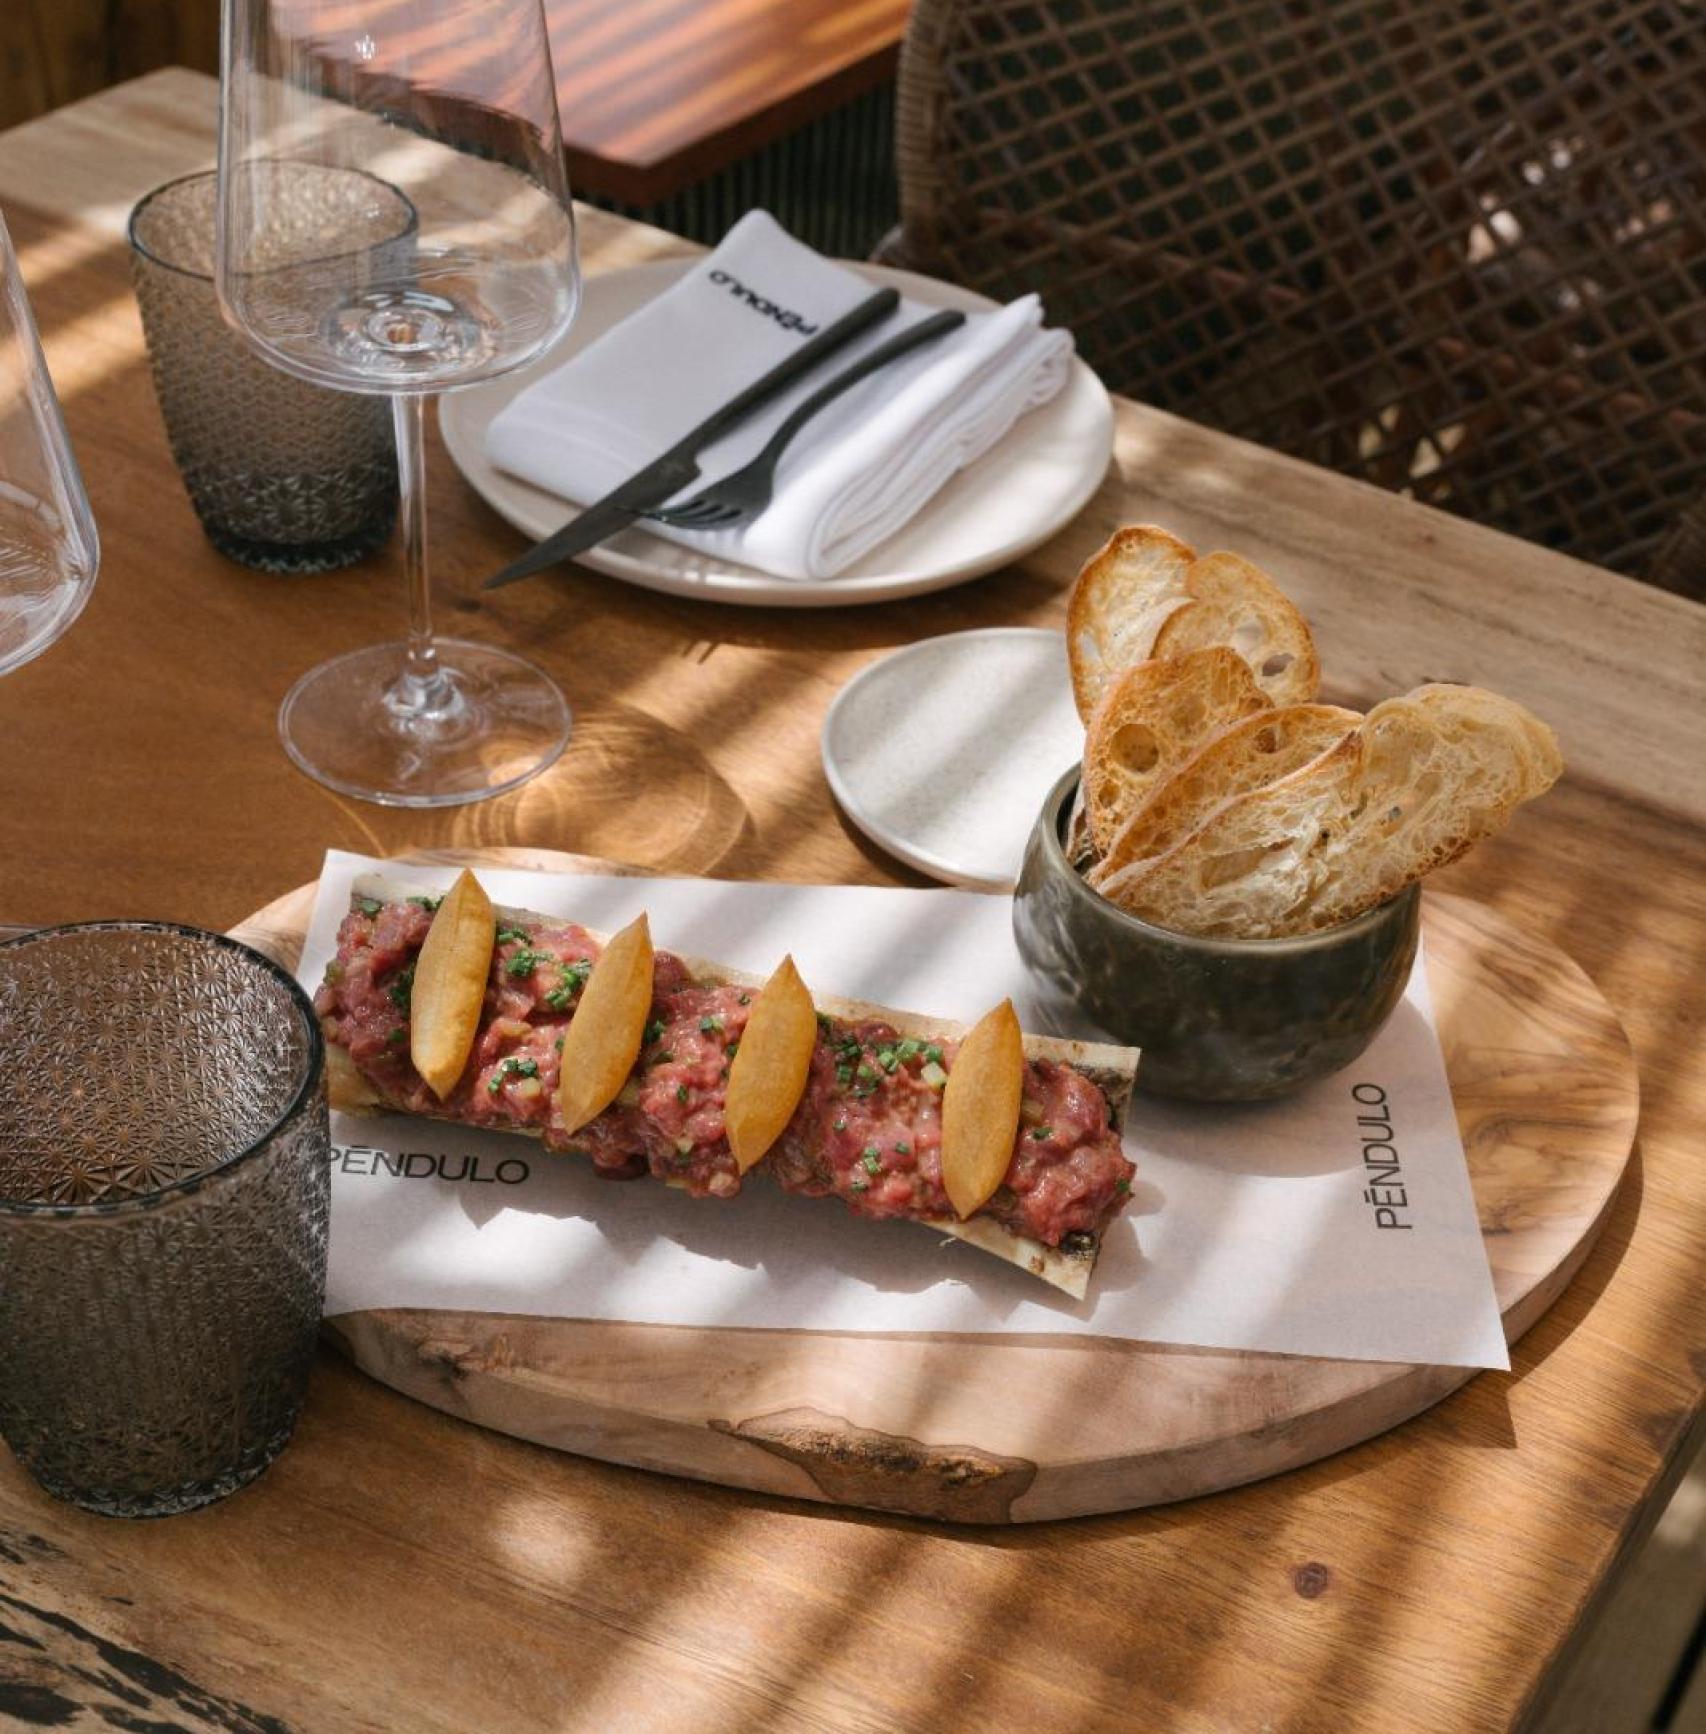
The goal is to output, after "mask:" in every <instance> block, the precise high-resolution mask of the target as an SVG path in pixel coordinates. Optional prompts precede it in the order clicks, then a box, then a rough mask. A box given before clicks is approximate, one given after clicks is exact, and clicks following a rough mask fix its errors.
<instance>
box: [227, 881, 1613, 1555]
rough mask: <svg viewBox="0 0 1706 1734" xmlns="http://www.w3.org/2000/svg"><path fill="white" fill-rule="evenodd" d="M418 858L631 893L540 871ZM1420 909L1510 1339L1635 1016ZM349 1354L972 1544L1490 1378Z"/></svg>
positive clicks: (1270, 1460)
mask: <svg viewBox="0 0 1706 1734" xmlns="http://www.w3.org/2000/svg"><path fill="white" fill-rule="evenodd" d="M414 858H415V859H419V860H430V861H435V862H460V863H464V864H467V865H473V866H479V865H482V864H484V865H490V866H509V867H517V866H521V867H542V868H550V869H555V870H558V871H563V872H570V873H573V872H589V871H600V872H611V871H617V872H621V871H625V869H622V868H620V867H617V866H614V865H613V864H612V863H610V862H605V861H595V860H592V859H590V858H587V857H582V856H570V855H562V854H558V853H555V852H553V851H538V850H517V849H485V850H473V851H458V850H446V851H436V852H431V853H426V854H422V855H420V856H418V857H414ZM313 894H314V888H313V887H312V886H304V887H301V888H299V889H298V890H296V891H294V892H291V893H290V894H289V895H287V896H286V897H283V898H281V899H279V900H278V901H277V902H275V903H272V904H269V905H268V906H267V907H266V908H265V909H263V910H261V911H259V912H258V913H257V914H255V915H254V916H252V917H251V918H250V919H249V920H248V921H246V922H244V923H243V924H242V925H241V926H240V927H238V928H237V929H235V933H236V936H237V937H239V938H241V939H245V940H247V941H248V942H249V943H251V944H254V945H256V946H258V947H259V948H261V949H263V950H265V951H267V952H269V953H270V954H271V955H273V956H275V957H277V958H278V959H279V961H281V962H283V963H285V964H286V965H287V966H288V967H291V968H294V967H295V966H296V962H297V960H298V958H299V956H300V953H301V947H302V942H303V939H304V936H305V934H306V931H307V924H308V916H309V913H310V910H311V909H312V905H313ZM1423 909H1424V926H1425V931H1426V936H1427V958H1428V968H1429V982H1430V986H1431V987H1432V989H1433V995H1434V1001H1435V1007H1436V1013H1437V1017H1438V1021H1439V1027H1440V1034H1441V1041H1442V1044H1443V1046H1444V1050H1445V1061H1446V1070H1447V1073H1448V1075H1449V1077H1450V1079H1451V1086H1452V1095H1453V1099H1454V1101H1455V1103H1456V1107H1457V1116H1458V1123H1459V1126H1460V1128H1461V1131H1462V1134H1463V1143H1464V1149H1465V1151H1466V1153H1467V1155H1468V1160H1469V1171H1470V1178H1471V1181H1472V1183H1473V1186H1474V1190H1475V1199H1476V1204H1477V1208H1478V1210H1479V1213H1480V1218H1481V1228H1482V1233H1483V1235H1484V1236H1485V1238H1486V1244H1487V1253H1488V1259H1489V1262H1490V1264H1491V1266H1492V1272H1493V1283H1494V1289H1495V1292H1496V1294H1497V1297H1498V1302H1499V1308H1500V1311H1501V1313H1502V1315H1503V1317H1504V1321H1505V1329H1506V1334H1507V1336H1508V1337H1509V1338H1510V1339H1511V1340H1513V1341H1514V1340H1515V1339H1516V1338H1517V1337H1519V1336H1520V1335H1521V1334H1522V1333H1523V1332H1524V1331H1525V1330H1527V1329H1528V1327H1529V1326H1530V1325H1531V1324H1533V1323H1534V1321H1535V1320H1536V1319H1537V1318H1539V1316H1540V1315H1541V1314H1542V1313H1543V1312H1544V1311H1545V1310H1546V1308H1547V1307H1548V1306H1550V1305H1551V1303H1552V1301H1553V1300H1554V1299H1555V1298H1556V1297H1557V1295H1558V1294H1559V1293H1560V1291H1561V1290H1562V1289H1563V1287H1564V1285H1565V1284H1566V1283H1567V1282H1568V1281H1569V1279H1570V1277H1571V1275H1572V1274H1573V1273H1574V1271H1575V1270H1576V1268H1577V1266H1578V1265H1579V1264H1580V1263H1581V1261H1582V1259H1583V1258H1584V1257H1585V1256H1586V1254H1587V1251H1588V1248H1589V1247H1590V1246H1591V1245H1592V1244H1593V1241H1594V1238H1595V1236H1596V1234H1597V1233H1598V1230H1599V1226H1600V1224H1601V1222H1602V1221H1603V1220H1604V1217H1605V1214H1606V1211H1607V1208H1608V1207H1609V1205H1610V1203H1611V1200H1612V1198H1613V1196H1614V1195H1615V1193H1616V1190H1617V1186H1618V1183H1619V1181H1620V1180H1621V1179H1622V1175H1623V1169H1624V1165H1625V1163H1626V1161H1627V1159H1628V1156H1629V1152H1630V1148H1631V1146H1632V1143H1633V1139H1634V1131H1635V1122H1636V1114H1637V1108H1638V1096H1639V1092H1638V1088H1637V1084H1636V1077H1635V1064H1634V1059H1633V1057H1632V1055H1631V1053H1630V1050H1629V1044H1628V1041H1627V1040H1626V1038H1625V1036H1624V1034H1623V1030H1622V1028H1621V1026H1620V1025H1619V1023H1618V1021H1617V1018H1616V1015H1615V1014H1614V1013H1613V1012H1612V1010H1611V1008H1610V1007H1609V1006H1608V1005H1607V1004H1606V1003H1605V1001H1604V999H1603V998H1602V997H1601V996H1600V994H1599V993H1598V991H1597V990H1596V989H1595V988H1594V986H1593V984H1592V983H1591V982H1590V981H1589V980H1588V978H1587V977H1586V976H1585V975H1584V974H1583V973H1582V971H1581V970H1580V969H1579V968H1577V966H1576V965H1575V964H1574V963H1572V962H1571V961H1570V960H1569V959H1568V958H1567V957H1565V956H1564V955H1563V953H1561V952H1559V951H1557V950H1555V949H1553V948H1552V947H1550V946H1547V945H1544V944H1541V943H1538V942H1536V941H1535V940H1533V939H1530V938H1528V937H1527V936H1525V935H1524V934H1523V933H1522V932H1521V931H1520V929H1518V928H1517V927H1515V926H1514V925H1512V924H1511V923H1510V922H1508V921H1507V920H1505V919H1504V918H1503V917H1501V916H1498V915H1496V914H1494V913H1493V912H1492V911H1490V910H1487V909H1484V908H1482V907H1481V906H1479V905H1477V904H1475V903H1472V902H1469V901H1468V900H1466V899H1464V898H1460V897H1452V896H1444V895H1435V894H1429V895H1428V896H1426V897H1425V898H1424V903H1423ZM611 1208H612V1209H620V1208H621V1200H620V1199H619V1198H618V1199H613V1200H612V1203H611ZM708 1208H716V1207H715V1206H708ZM736 1208H738V1205H737V1206H736ZM849 1232H857V1226H856V1225H855V1224H852V1223H850V1224H849ZM1093 1292H1094V1291H1093V1290H1092V1293H1093ZM327 1328H328V1330H329V1332H330V1333H331V1335H332V1336H333V1337H334V1338H335V1339H336V1340H337V1342H338V1343H339V1344H340V1345H341V1346H342V1347H343V1348H344V1349H345V1350H346V1351H347V1352H348V1353H349V1354H350V1355H351V1356H352V1357H353V1358H354V1360H355V1361H356V1363H357V1364H358V1365H359V1366H360V1367H362V1368H363V1369H364V1370H365V1371H366V1372H368V1373H370V1374H371V1375H372V1376H373V1377H374V1378H376V1379H379V1380H381V1381H382V1382H383V1383H385V1384H387V1385H391V1386H393V1387H394V1388H396V1389H397V1390H399V1391H403V1392H406V1393H407V1394H408V1395H409V1396H412V1397H415V1398H417V1399H419V1400H420V1401H421V1402H423V1403H430V1404H431V1405H432V1406H433V1407H434V1408H437V1409H442V1410H444V1411H446V1412H447V1413H449V1414H453V1415H458V1416H461V1417H462V1418H464V1419H466V1420H469V1421H472V1422H475V1423H477V1424H479V1425H480V1426H484V1427H490V1428H494V1429H496V1430H497V1431H499V1432H504V1433H512V1434H515V1435H517V1436H518V1437H521V1438H524V1439H532V1440H535V1441H537V1442H538V1443H540V1444H543V1445H551V1446H556V1447H559V1448H561V1449H563V1450H568V1451H576V1452H579V1453H581V1454H583V1455H586V1456H591V1457H602V1458H606V1459H609V1460H610V1461H613V1462H618V1463H628V1464H633V1465H635V1466H637V1467H640V1468H645V1469H656V1470H667V1471H669V1472H671V1473H674V1474H678V1475H691V1476H696V1477H699V1478H700V1479H703V1480H708V1481H720V1482H724V1483H727V1484H728V1485H731V1486H736V1487H746V1488H753V1489H757V1490H760V1491H764V1492H769V1493H778V1494H789V1495H793V1496H795V1497H798V1498H802V1499H816V1500H824V1501H829V1502H832V1503H836V1504H844V1505H859V1506H867V1507H871V1508H874V1509H877V1510H886V1511H902V1512H907V1513H910V1514H912V1515H914V1516H920V1517H933V1518H940V1519H948V1520H953V1521H959V1522H971V1523H1020V1522H1029V1521H1034V1520H1037V1519H1043V1518H1056V1517H1067V1516H1075V1515H1079V1514H1082V1513H1086V1512H1095V1511H1112V1510H1122V1509H1126V1508H1130V1507H1135V1506H1142V1505H1153V1504H1160V1503H1163V1502H1165V1501H1169V1500H1176V1499H1185V1498H1189V1497H1191V1496H1193V1495H1196V1494H1203V1493H1210V1492H1214V1491H1217V1490H1218V1489H1220V1488H1224V1487H1232V1486H1236V1485H1238V1484H1240V1483H1242V1482H1247V1481H1253V1480H1256V1479H1259V1478H1260V1477H1262V1476H1265V1475H1273V1474H1277V1473H1279V1472H1281V1471H1283V1470H1286V1469H1291V1468H1295V1467H1297V1466H1298V1465H1300V1464H1303V1463H1310V1462H1313V1461H1315V1460H1316V1459H1317V1458H1320V1457H1324V1456H1326V1455H1328V1454H1329V1453H1331V1452H1334V1451H1339V1450H1342V1449H1344V1448H1346V1447H1347V1446H1351V1445H1355V1444H1357V1443H1359V1442H1361V1441H1362V1440H1364V1439H1367V1438H1370V1437H1371V1436H1373V1435H1374V1434H1376V1433H1380V1432H1384V1431H1385V1430H1386V1429H1387V1428H1390V1427H1393V1426H1395V1425H1397V1424H1398V1423H1399V1422H1401V1421H1403V1420H1406V1419H1407V1418H1408V1417H1410V1416H1411V1415H1414V1414H1416V1413H1418V1412H1419V1411H1420V1410H1422V1409H1425V1408H1427V1407H1428V1406H1429V1405H1430V1404H1432V1403H1435V1402H1437V1401H1438V1400H1439V1399H1440V1398H1441V1397H1443V1396H1445V1395H1446V1394H1447V1393H1448V1392H1451V1391H1453V1390H1455V1389H1456V1388H1457V1387H1458V1386H1459V1385H1461V1384H1462V1383H1463V1382H1464V1381H1465V1380H1466V1379H1468V1378H1470V1377H1471V1376H1472V1374H1471V1372H1470V1371H1469V1370H1468V1369H1465V1368H1462V1367H1418V1366H1402V1365H1395V1364H1391V1363H1383V1362H1369V1361H1328V1360H1314V1359H1308V1358H1304V1357H1300V1356H1291V1355H1272V1354H1245V1353H1236V1352H1231V1351H1220V1350H1205V1349H1190V1348H1174V1347H1165V1346H1161V1345H1156V1344H1148V1343H1133V1342H1126V1341H1121V1340H1114V1339H1109V1338H1091V1339H1088V1340H1087V1339H1084V1338H1079V1337H1073V1338H1056V1339H1041V1338H1033V1337H968V1336H955V1337H938V1336H924V1335H920V1336H916V1337H912V1336H904V1337H902V1336H882V1337H869V1336H852V1335H844V1334H834V1333H818V1332H803V1331H800V1332H796V1331H761V1330H731V1329H726V1328H725V1329H717V1328H707V1329H694V1328H688V1327H680V1326H673V1325H645V1324H621V1323H613V1322H610V1321H605V1320H572V1319H553V1318H532V1317H516V1316H511V1315H505V1316H496V1315H483V1314H471V1313H451V1312H435V1311H422V1310H390V1311H378V1312H363V1313H353V1314H346V1315H342V1316H340V1317H337V1318H334V1319H331V1320H329V1321H328V1326H327Z"/></svg>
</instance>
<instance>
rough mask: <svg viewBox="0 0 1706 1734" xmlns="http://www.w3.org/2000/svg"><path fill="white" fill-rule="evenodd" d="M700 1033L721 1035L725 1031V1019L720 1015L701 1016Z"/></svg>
mask: <svg viewBox="0 0 1706 1734" xmlns="http://www.w3.org/2000/svg"><path fill="white" fill-rule="evenodd" d="M699 1033H700V1035H702V1036H713V1035H715V1036H720V1035H721V1034H722V1033H723V1020H722V1019H721V1018H718V1017H703V1018H700V1020H699Z"/></svg>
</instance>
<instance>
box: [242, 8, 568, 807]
mask: <svg viewBox="0 0 1706 1734" xmlns="http://www.w3.org/2000/svg"><path fill="white" fill-rule="evenodd" d="M285 164H290V165H296V166H298V167H301V166H304V165H306V166H308V167H311V168H313V169H314V170H315V171H316V172H317V173H319V174H320V175H322V176H324V177H326V181H327V187H328V196H347V197H351V198H359V197H360V196H361V194H362V190H363V189H364V188H371V187H372V186H373V185H374V183H376V182H377V183H384V184H385V185H387V186H389V187H392V188H395V189H396V190H397V191H398V192H400V193H402V194H403V195H404V196H405V197H406V198H407V199H408V200H409V201H410V202H411V203H412V204H413V206H414V208H415V211H416V214H417V225H416V229H415V234H414V244H413V246H412V248H410V249H407V250H404V251H402V252H400V253H398V252H390V251H388V252H385V253H383V254H376V253H374V252H372V251H370V250H348V249H343V250H340V249H338V248H336V247H332V246H328V245H326V244H324V243H321V244H314V243H313V242H306V243H305V242H304V241H302V240H301V239H299V238H296V239H293V238H292V236H291V233H290V226H289V225H288V224H287V223H285V222H283V221H281V214H280V210H279V188H280V184H281V176H280V167H281V165H285ZM219 175H220V213H219V231H218V249H217V267H216V273H215V275H216V279H217V282H218V287H219V296H220V301H221V303H222V305H223V307H224V309H225V313H226V317H227V318H228V319H230V320H231V321H232V322H233V323H234V324H235V325H236V326H237V328H238V329H239V330H240V331H242V332H243V333H244V335H245V336H247V338H248V339H249V341H250V342H251V343H253V344H254V345H255V347H256V348H257V350H258V351H259V352H260V354H261V355H262V356H263V357H265V359H266V360H268V361H270V362H272V363H273V364H274V365H275V366H277V367H282V368H283V369H285V370H286V371H287V372H289V373H293V374H295V375H296V376H297V377H298V378H301V379H305V380H308V381H310V382H311V383H313V384H317V385H329V386H334V387H338V388H341V389H343V390H346V391H363V392H384V393H388V394H390V396H391V399H392V405H393V414H394V418H395V424H396V434H397V465H398V471H399V475H400V478H401V487H402V523H403V546H404V565H405V569H406V572H407V578H408V596H409V633H408V637H407V639H406V640H405V641H403V642H401V643H396V644H386V645H380V646H377V647H374V648H371V649H366V650H358V651H353V652H351V653H349V654H347V655H344V656H340V657H338V658H336V659H334V660H333V661H331V662H329V663H325V664H323V665H322V666H321V667H319V668H316V669H314V670H312V671H311V672H310V673H308V674H306V675H304V676H303V677H302V679H301V680H299V681H298V682H297V684H296V686H295V687H294V688H293V689H292V690H291V692H290V693H289V695H288V696H287V697H286V699H285V701H284V706H283V708H282V710H281V711H280V714H279V729H280V733H281V734H282V736H283V738H284V743H285V747H286V749H287V750H288V751H289V753H290V755H291V757H292V758H293V759H295V761H296V762H297V764H298V765H300V766H301V767H302V768H303V769H304V770H305V771H307V772H308V773H309V774H310V775H311V776H314V777H316V778H318V779H319V781H321V782H323V783H325V784H327V785H329V786H330V787H332V788H334V789H338V790H341V791H343V792H344V793H347V794H353V795H358V796H361V797H363V798H365V799H367V800H373V801H381V802H385V803H387V804H390V805H396V806H410V807H435V806H446V805H451V804H454V803H457V802H463V801H473V800H479V799H481V798H482V797H484V796H487V795H492V794H497V793H499V792H501V791H503V790H505V789H511V788H514V787H515V786H516V785H517V784H518V783H522V782H525V781H526V780H527V778H529V777H531V776H533V775H535V774H536V773H537V772H539V771H541V770H543V769H544V768H545V767H546V766H547V765H549V764H550V763H551V762H552V761H553V760H554V759H555V758H556V757H557V755H558V754H559V753H560V752H561V751H562V750H563V747H564V745H565V743H566V742H567V739H568V730H569V715H568V708H567V706H566V705H565V704H564V702H563V698H562V695H561V694H560V693H559V692H558V691H557V689H556V687H555V686H554V685H553V684H552V683H551V681H550V680H549V679H548V678H547V677H546V676H545V675H544V674H543V673H542V672H541V671H540V670H539V669H538V668H536V667H534V665H533V664H532V663H531V662H528V661H526V660H525V659H523V658H521V657H518V656H513V655H511V654H509V653H508V652H505V651H501V650H497V649H493V648H491V647H490V646H484V645H477V644H470V643H466V642H462V641H457V640H451V639H440V638H435V637H434V635H433V630H432V620H431V609H430V592H429V583H428V576H427V546H426V501H425V493H424V477H423V471H422V449H421V448H422V414H423V412H422V405H423V401H424V399H425V398H426V397H427V396H428V395H430V394H432V393H435V392H440V391H447V390H452V389H455V388H457V387H460V386H467V385H473V384H476V383H478V382H480V381H483V380H488V379H493V378H495V377H497V376H498V375H499V374H502V373H507V372H509V371H510V370H511V369H513V368H517V367H522V366H525V365H526V363H528V362H529V361H532V360H533V359H534V358H535V357H537V356H538V355H540V354H541V353H543V352H544V350H546V349H547V348H549V347H550V345H551V344H553V343H555V342H556V341H557V339H558V338H559V337H560V336H562V334H563V333H564V331H566V330H567V329H568V326H569V323H570V321H571V320H572V319H573V317H574V313H575V308H576V305H577V303H578V300H579V294H580V274H579V267H578V265H577V262H576V253H575V228H574V214H573V207H572V205H571V203H570V201H569V192H568V184H567V180H566V177H565V173H564V168H563V153H562V139H561V132H560V127H559V122H558V116H557V96H556V87H555V81H554V78H553V75H552V71H551V53H550V46H549V44H548V42H547V40H546V35H545V18H544V12H543V10H542V7H541V0H413V3H412V4H410V5H408V6H406V7H399V6H396V5H395V4H393V3H391V0H224V34H223V101H222V104H221V110H220V135H219Z"/></svg>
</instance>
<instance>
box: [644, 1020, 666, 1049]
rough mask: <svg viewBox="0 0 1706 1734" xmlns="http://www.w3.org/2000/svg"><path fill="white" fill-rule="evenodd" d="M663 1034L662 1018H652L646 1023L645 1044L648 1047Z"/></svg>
mask: <svg viewBox="0 0 1706 1734" xmlns="http://www.w3.org/2000/svg"><path fill="white" fill-rule="evenodd" d="M662 1034H663V1019H662V1018H654V1019H653V1020H652V1021H651V1022H650V1023H649V1024H647V1025H646V1046H647V1047H648V1048H649V1047H650V1046H651V1045H652V1043H653V1042H655V1041H656V1040H657V1039H658V1037H659V1036H661V1035H662Z"/></svg>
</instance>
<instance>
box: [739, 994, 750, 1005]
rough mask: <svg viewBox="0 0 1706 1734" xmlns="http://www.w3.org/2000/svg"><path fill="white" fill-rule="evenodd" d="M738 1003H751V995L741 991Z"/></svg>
mask: <svg viewBox="0 0 1706 1734" xmlns="http://www.w3.org/2000/svg"><path fill="white" fill-rule="evenodd" d="M740 1003H741V1004H742V1005H751V1004H752V995H751V994H749V993H743V994H742V995H741V996H740Z"/></svg>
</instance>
